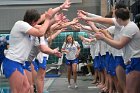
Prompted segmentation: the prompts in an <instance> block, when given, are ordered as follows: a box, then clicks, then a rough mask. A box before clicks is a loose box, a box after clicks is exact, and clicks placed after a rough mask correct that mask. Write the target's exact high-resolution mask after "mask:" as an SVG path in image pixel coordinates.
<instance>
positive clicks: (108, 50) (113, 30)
mask: <svg viewBox="0 0 140 93" xmlns="http://www.w3.org/2000/svg"><path fill="white" fill-rule="evenodd" d="M106 30H107V31H108V32H109V33H110V35H111V36H112V37H114V32H115V26H111V27H109V28H107V29H106ZM106 50H107V52H109V53H110V54H113V50H114V48H113V47H111V46H110V45H108V44H107V48H106Z"/></svg>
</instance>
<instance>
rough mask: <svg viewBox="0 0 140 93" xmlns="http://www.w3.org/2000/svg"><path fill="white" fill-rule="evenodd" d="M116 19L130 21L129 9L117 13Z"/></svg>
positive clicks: (122, 9)
mask: <svg viewBox="0 0 140 93" xmlns="http://www.w3.org/2000/svg"><path fill="white" fill-rule="evenodd" d="M115 16H116V18H120V19H122V20H123V21H125V20H128V19H129V18H130V12H129V10H128V9H124V8H120V9H118V10H116V11H115Z"/></svg>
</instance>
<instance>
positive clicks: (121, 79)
mask: <svg viewBox="0 0 140 93" xmlns="http://www.w3.org/2000/svg"><path fill="white" fill-rule="evenodd" d="M116 75H117V79H118V83H119V86H120V88H121V89H122V90H123V93H126V74H125V70H124V69H123V67H122V66H120V65H118V66H117V67H116Z"/></svg>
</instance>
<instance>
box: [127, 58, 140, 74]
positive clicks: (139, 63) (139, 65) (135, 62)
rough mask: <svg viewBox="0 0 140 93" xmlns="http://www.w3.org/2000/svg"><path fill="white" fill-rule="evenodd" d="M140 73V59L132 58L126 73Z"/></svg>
mask: <svg viewBox="0 0 140 93" xmlns="http://www.w3.org/2000/svg"><path fill="white" fill-rule="evenodd" d="M134 70H135V71H140V58H131V63H130V64H129V65H127V66H126V73H127V74H128V73H129V72H131V71H134Z"/></svg>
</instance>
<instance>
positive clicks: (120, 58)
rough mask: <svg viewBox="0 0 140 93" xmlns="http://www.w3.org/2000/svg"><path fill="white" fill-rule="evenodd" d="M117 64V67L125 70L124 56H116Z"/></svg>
mask: <svg viewBox="0 0 140 93" xmlns="http://www.w3.org/2000/svg"><path fill="white" fill-rule="evenodd" d="M115 62H116V67H117V66H118V65H120V66H122V67H123V68H124V69H125V64H124V60H123V57H122V56H115Z"/></svg>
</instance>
